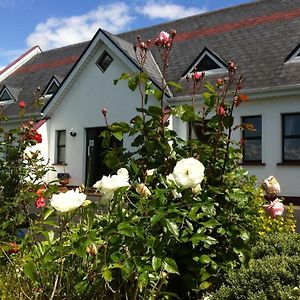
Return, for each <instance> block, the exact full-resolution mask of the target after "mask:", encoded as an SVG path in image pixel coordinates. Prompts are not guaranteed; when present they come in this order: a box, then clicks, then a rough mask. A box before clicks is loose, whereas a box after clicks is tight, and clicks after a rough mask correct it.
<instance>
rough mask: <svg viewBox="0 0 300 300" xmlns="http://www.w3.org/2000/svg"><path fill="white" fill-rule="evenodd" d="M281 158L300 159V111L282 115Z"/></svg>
mask: <svg viewBox="0 0 300 300" xmlns="http://www.w3.org/2000/svg"><path fill="white" fill-rule="evenodd" d="M282 159H283V161H300V113H296V114H283V115H282Z"/></svg>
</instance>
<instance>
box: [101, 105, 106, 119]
mask: <svg viewBox="0 0 300 300" xmlns="http://www.w3.org/2000/svg"><path fill="white" fill-rule="evenodd" d="M101 112H102V115H103V116H104V117H106V116H107V108H106V107H103V108H102V110H101Z"/></svg>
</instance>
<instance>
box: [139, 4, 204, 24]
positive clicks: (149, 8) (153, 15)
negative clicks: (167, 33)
mask: <svg viewBox="0 0 300 300" xmlns="http://www.w3.org/2000/svg"><path fill="white" fill-rule="evenodd" d="M135 11H136V12H137V13H139V14H142V15H145V16H147V17H148V18H150V19H164V20H175V19H179V18H184V17H188V16H192V15H196V14H201V13H204V12H206V11H207V10H206V9H205V8H199V7H186V6H183V5H177V4H173V3H171V2H154V1H148V2H146V4H145V5H143V6H138V7H136V9H135Z"/></svg>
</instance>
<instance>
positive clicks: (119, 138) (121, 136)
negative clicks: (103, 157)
mask: <svg viewBox="0 0 300 300" xmlns="http://www.w3.org/2000/svg"><path fill="white" fill-rule="evenodd" d="M113 136H114V137H115V138H116V139H117V140H119V141H122V140H123V132H121V131H118V132H114V133H113Z"/></svg>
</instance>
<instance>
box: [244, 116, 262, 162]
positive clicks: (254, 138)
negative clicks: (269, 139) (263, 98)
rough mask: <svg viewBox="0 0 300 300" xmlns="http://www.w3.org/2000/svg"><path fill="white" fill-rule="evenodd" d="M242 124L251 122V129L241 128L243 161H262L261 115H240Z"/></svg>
mask: <svg viewBox="0 0 300 300" xmlns="http://www.w3.org/2000/svg"><path fill="white" fill-rule="evenodd" d="M242 123H243V124H251V125H252V126H253V130H249V129H245V130H243V140H244V141H245V144H244V145H243V162H261V161H262V119H261V116H247V117H242Z"/></svg>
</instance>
